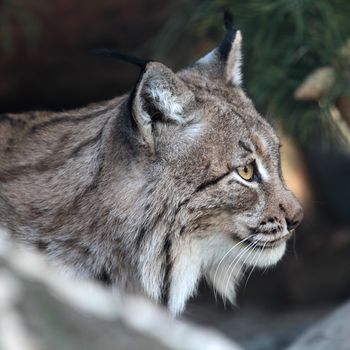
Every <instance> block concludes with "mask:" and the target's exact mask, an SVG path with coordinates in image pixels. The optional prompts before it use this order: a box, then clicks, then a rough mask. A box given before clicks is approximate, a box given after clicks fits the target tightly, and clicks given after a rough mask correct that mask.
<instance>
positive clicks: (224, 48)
mask: <svg viewBox="0 0 350 350" xmlns="http://www.w3.org/2000/svg"><path fill="white" fill-rule="evenodd" d="M224 23H225V28H226V33H225V36H224V39H223V40H222V42H221V44H220V46H219V47H218V51H219V54H220V58H221V60H223V61H226V60H227V58H228V55H229V53H230V51H231V48H232V43H233V42H234V39H235V36H236V32H237V29H236V28H235V26H234V24H233V15H232V13H231V12H230V11H228V10H225V12H224Z"/></svg>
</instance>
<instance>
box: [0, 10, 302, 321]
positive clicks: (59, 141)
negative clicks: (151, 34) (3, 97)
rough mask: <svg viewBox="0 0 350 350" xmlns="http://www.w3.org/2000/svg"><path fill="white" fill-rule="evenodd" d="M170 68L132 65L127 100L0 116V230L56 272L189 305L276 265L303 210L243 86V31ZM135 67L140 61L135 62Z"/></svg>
mask: <svg viewBox="0 0 350 350" xmlns="http://www.w3.org/2000/svg"><path fill="white" fill-rule="evenodd" d="M225 26H226V33H225V35H224V39H223V41H222V42H221V44H220V45H219V46H218V47H217V48H215V49H214V50H213V51H211V52H210V53H208V54H207V55H205V56H204V57H203V58H201V59H199V60H198V61H197V62H195V63H194V64H192V65H191V66H189V67H187V68H185V69H183V70H181V71H179V72H177V73H174V72H173V71H172V70H171V69H170V68H168V67H167V66H165V65H163V64H162V63H160V62H156V61H144V62H141V61H139V62H138V63H139V64H141V65H142V72H141V74H140V77H139V80H138V82H137V84H136V86H135V88H134V89H133V91H132V92H131V93H128V94H126V95H124V96H121V97H117V98H114V99H112V100H110V101H108V102H103V103H98V104H94V105H90V106H88V107H86V108H82V109H78V110H71V111H68V112H61V113H49V112H31V113H24V114H5V115H0V223H1V225H2V226H3V227H4V228H6V229H7V230H8V231H9V232H10V233H11V235H12V236H13V237H14V238H15V239H17V240H19V241H22V242H25V243H28V244H30V245H33V246H35V247H37V248H38V249H39V250H40V251H41V252H43V253H45V254H46V255H47V256H48V257H50V258H52V259H54V260H55V261H56V262H58V263H59V264H62V266H67V267H69V268H70V269H72V270H73V271H75V272H76V273H77V274H79V275H80V276H83V277H87V278H92V279H96V280H99V281H101V282H103V283H105V284H106V285H113V286H116V287H118V288H119V289H120V290H123V291H125V292H128V293H142V294H144V295H146V296H148V297H150V298H151V299H153V300H154V301H156V302H158V303H163V304H164V305H165V306H166V307H167V308H168V309H169V310H170V312H171V313H172V314H174V315H175V314H178V313H180V312H182V311H183V310H184V308H185V304H186V301H187V300H188V299H189V298H190V297H191V296H192V295H194V294H195V292H196V289H197V285H198V283H199V281H200V280H201V279H202V278H204V279H206V280H207V281H208V282H209V283H210V284H211V285H212V286H213V288H214V290H215V291H217V292H218V293H220V294H221V295H222V296H223V298H225V299H228V300H230V301H232V302H233V301H234V299H235V294H236V287H237V285H238V284H239V281H240V280H241V278H242V277H243V276H244V274H245V273H247V272H250V271H251V270H252V269H253V268H255V267H266V266H270V265H273V264H275V263H276V262H277V261H279V260H280V259H281V257H282V256H283V254H284V252H285V248H286V241H287V239H288V238H290V237H291V235H292V233H293V232H294V229H295V228H296V226H297V225H298V224H299V223H300V221H301V219H302V216H303V212H302V209H301V206H300V204H299V203H298V201H297V200H296V198H295V197H294V195H293V194H292V193H291V192H290V191H289V190H288V189H287V187H286V184H285V183H284V180H283V178H282V174H281V167H280V153H279V148H280V143H279V139H278V137H277V136H276V134H275V132H274V130H273V128H272V127H271V126H270V124H269V123H268V122H267V121H266V120H265V119H264V118H262V117H261V116H260V115H259V114H258V112H257V111H256V110H255V108H254V106H253V104H252V102H251V101H250V99H249V98H248V97H247V96H246V95H245V93H244V91H243V90H242V87H241V81H242V77H241V33H240V31H238V30H237V29H236V28H235V27H234V25H233V22H232V20H231V17H230V16H229V15H226V19H225ZM140 62H141V63H140Z"/></svg>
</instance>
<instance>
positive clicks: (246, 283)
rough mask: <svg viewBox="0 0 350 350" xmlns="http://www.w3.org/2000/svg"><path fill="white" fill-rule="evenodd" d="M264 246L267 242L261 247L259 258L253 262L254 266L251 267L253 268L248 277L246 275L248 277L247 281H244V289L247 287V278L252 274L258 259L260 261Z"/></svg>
mask: <svg viewBox="0 0 350 350" xmlns="http://www.w3.org/2000/svg"><path fill="white" fill-rule="evenodd" d="M266 244H267V242H266V243H265V244H264V245H263V247H262V248H261V250H260V254H259V256H258V257H257V259H256V260H255V263H254V265H253V268H252V269H251V270H250V273H249V275H248V277H247V279H246V281H245V285H244V288H245V287H246V286H247V284H248V281H249V278H250V276H251V275H252V273H253V271H254V269H255V267H256V264H257V263H258V261H259V259H260V256H261V254H262V252H263V250H264V249H265V246H266Z"/></svg>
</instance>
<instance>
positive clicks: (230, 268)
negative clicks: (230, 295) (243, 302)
mask: <svg viewBox="0 0 350 350" xmlns="http://www.w3.org/2000/svg"><path fill="white" fill-rule="evenodd" d="M254 244H255V242H251V243H249V244H248V246H247V247H245V248H244V249H243V250H242V251H241V252H240V253H239V254H238V255H237V256H236V257H235V258H234V259H233V260H232V262H231V263H230V265H229V267H228V269H227V271H226V275H227V273H229V275H228V278H227V282H226V286H225V292H224V295H225V296H226V295H227V289H228V284H229V282H230V279H231V276H232V274H233V271H234V269H235V267H236V265H237V263H238V262H239V261H240V260H241V257H242V256H244V254H245V253H246V252H249V250H250V249H251V247H252V246H253V245H254Z"/></svg>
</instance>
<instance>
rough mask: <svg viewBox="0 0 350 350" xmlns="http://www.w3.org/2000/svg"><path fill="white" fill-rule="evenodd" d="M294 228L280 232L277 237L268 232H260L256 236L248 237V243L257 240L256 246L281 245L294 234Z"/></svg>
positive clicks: (265, 247)
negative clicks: (283, 232)
mask: <svg viewBox="0 0 350 350" xmlns="http://www.w3.org/2000/svg"><path fill="white" fill-rule="evenodd" d="M293 232H294V230H291V231H288V233H285V234H279V235H278V236H277V237H276V235H274V237H271V238H270V237H268V234H265V233H258V234H256V235H255V236H254V237H252V238H250V239H248V240H247V241H246V242H247V244H251V243H253V242H255V244H254V248H262V249H271V248H275V247H277V246H279V245H280V244H281V243H284V242H286V241H287V240H288V239H289V238H290V237H291V236H292V235H293Z"/></svg>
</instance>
